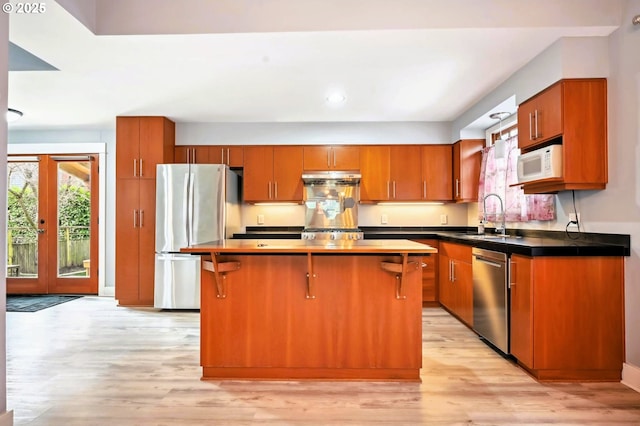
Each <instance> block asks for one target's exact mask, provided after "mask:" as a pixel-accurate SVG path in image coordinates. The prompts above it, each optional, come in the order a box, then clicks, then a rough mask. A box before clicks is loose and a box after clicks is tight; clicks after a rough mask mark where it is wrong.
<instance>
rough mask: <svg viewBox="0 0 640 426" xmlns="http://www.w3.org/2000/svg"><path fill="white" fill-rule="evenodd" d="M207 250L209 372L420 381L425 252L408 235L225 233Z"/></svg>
mask: <svg viewBox="0 0 640 426" xmlns="http://www.w3.org/2000/svg"><path fill="white" fill-rule="evenodd" d="M181 251H182V252H185V253H191V254H197V255H202V256H203V262H202V265H203V266H202V268H203V271H202V275H201V308H200V317H201V336H200V339H201V345H200V350H201V355H200V362H201V365H202V368H203V379H272V380H273V379H277V380H288V379H296V380H298V379H323V380H390V381H419V380H420V367H421V365H422V288H421V272H420V271H421V269H422V257H423V256H424V255H429V254H430V253H436V251H437V250H436V249H435V248H433V247H431V246H428V245H425V244H420V243H416V242H412V241H408V240H383V241H378V240H361V241H324V242H319V241H303V240H286V241H285V240H224V241H219V242H212V243H209V244H199V245H195V246H191V247H187V248H184V249H182V250H181Z"/></svg>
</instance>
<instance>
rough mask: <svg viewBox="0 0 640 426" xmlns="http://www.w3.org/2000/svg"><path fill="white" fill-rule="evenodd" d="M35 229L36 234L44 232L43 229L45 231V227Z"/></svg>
mask: <svg viewBox="0 0 640 426" xmlns="http://www.w3.org/2000/svg"><path fill="white" fill-rule="evenodd" d="M36 231H37V232H38V234H44V231H46V229H42V228H38V229H37V230H36Z"/></svg>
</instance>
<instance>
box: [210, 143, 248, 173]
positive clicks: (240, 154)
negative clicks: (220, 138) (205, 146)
mask: <svg viewBox="0 0 640 426" xmlns="http://www.w3.org/2000/svg"><path fill="white" fill-rule="evenodd" d="M209 163H211V164H226V165H227V166H229V167H231V168H240V167H242V166H243V165H244V147H242V146H237V145H236V146H210V147H209Z"/></svg>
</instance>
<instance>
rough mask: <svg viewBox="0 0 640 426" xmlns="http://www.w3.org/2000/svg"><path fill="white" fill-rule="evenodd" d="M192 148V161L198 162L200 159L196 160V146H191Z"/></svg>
mask: <svg viewBox="0 0 640 426" xmlns="http://www.w3.org/2000/svg"><path fill="white" fill-rule="evenodd" d="M191 149H192V150H193V155H192V157H193V160H192V161H193V164H196V162H197V161H198V160H196V149H195V148H191Z"/></svg>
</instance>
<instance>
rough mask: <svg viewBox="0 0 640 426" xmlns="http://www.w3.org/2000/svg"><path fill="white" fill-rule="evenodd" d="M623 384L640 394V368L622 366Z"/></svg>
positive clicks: (629, 365) (625, 364)
mask: <svg viewBox="0 0 640 426" xmlns="http://www.w3.org/2000/svg"><path fill="white" fill-rule="evenodd" d="M621 382H622V384H623V385H625V386H629V387H630V388H631V389H633V390H634V391H636V392H640V367H636V366H635V365H631V364H627V363H624V364H623V365H622V381H621Z"/></svg>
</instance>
